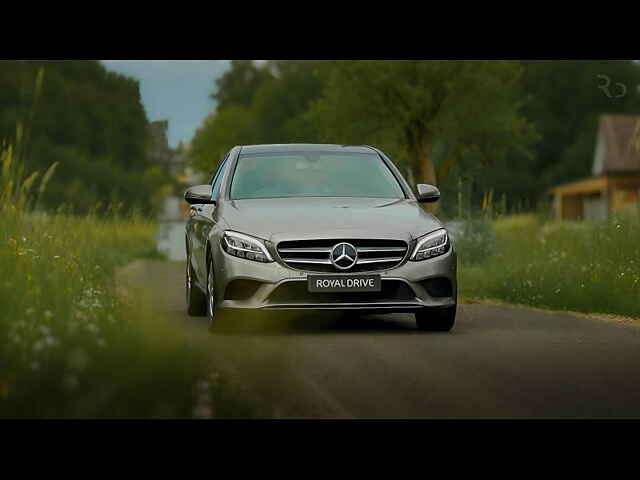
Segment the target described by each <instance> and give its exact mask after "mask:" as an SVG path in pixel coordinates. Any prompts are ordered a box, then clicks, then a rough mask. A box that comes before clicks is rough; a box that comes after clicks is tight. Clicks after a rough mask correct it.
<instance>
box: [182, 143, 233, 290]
mask: <svg viewBox="0 0 640 480" xmlns="http://www.w3.org/2000/svg"><path fill="white" fill-rule="evenodd" d="M228 158H229V154H228V153H227V155H225V157H224V160H223V161H222V162H221V163H220V167H219V168H218V170H217V172H216V174H215V175H214V176H213V179H212V182H211V185H212V189H211V198H217V197H218V193H219V192H220V184H221V182H222V178H223V176H224V171H225V168H226V165H227V160H228ZM215 209H216V206H215V205H199V204H198V205H192V206H191V210H193V213H191V212H190V215H191V218H190V223H191V224H192V229H193V242H194V245H193V247H194V249H193V250H192V252H193V256H194V263H195V265H194V270H195V271H196V275H197V276H198V279H199V280H200V283H201V284H202V286H204V284H205V283H206V278H207V265H206V260H207V259H206V255H205V253H206V246H207V238H208V237H209V232H210V231H211V228H212V227H213V225H214V222H215V220H214V217H215Z"/></svg>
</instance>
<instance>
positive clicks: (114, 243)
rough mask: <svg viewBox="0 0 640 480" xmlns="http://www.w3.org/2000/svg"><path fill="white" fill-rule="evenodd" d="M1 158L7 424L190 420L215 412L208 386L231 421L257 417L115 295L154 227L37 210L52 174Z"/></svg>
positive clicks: (168, 329) (0, 305)
mask: <svg viewBox="0 0 640 480" xmlns="http://www.w3.org/2000/svg"><path fill="white" fill-rule="evenodd" d="M0 158H1V165H0V169H1V172H2V176H1V177H0V181H1V183H0V187H2V190H1V191H0V216H2V219H3V221H2V222H0V299H1V300H0V366H1V367H0V417H1V418H15V417H28V418H54V417H64V418H71V417H92V418H96V417H97V418H100V417H139V418H142V417H144V418H146V417H192V416H194V415H199V414H200V413H198V408H200V409H202V407H203V406H204V407H207V410H209V411H210V410H211V409H212V407H213V406H212V405H211V400H212V398H213V397H212V396H209V397H208V400H207V399H204V400H203V398H202V395H201V393H199V390H201V388H200V387H202V386H203V385H205V386H207V388H210V390H212V391H210V395H215V397H216V400H217V402H218V403H219V404H220V405H221V406H222V412H223V414H225V413H226V414H227V415H234V414H238V413H239V412H242V413H241V414H246V415H248V414H250V409H247V407H246V406H244V407H243V404H242V401H240V402H239V399H238V398H237V397H235V396H234V397H233V398H234V402H235V403H230V402H229V401H228V398H229V395H235V393H233V392H227V391H226V390H225V391H221V389H222V387H221V384H220V383H215V384H212V380H211V379H212V374H216V372H215V371H212V370H211V369H210V365H209V362H210V359H209V358H208V356H207V352H206V350H205V349H204V348H200V346H198V347H194V345H193V344H189V345H187V343H186V340H184V339H183V337H182V336H181V335H182V333H183V332H182V331H181V327H179V326H177V325H176V324H175V323H173V322H171V321H170V320H168V319H165V318H163V317H162V316H161V315H158V313H157V312H155V311H153V310H152V309H151V305H152V303H151V302H145V301H144V300H143V299H141V298H140V297H136V298H132V297H131V296H129V297H127V293H128V291H118V288H117V285H116V283H115V282H114V272H115V268H116V267H118V266H123V265H125V264H126V263H127V262H129V261H130V260H131V259H132V258H134V257H139V256H146V257H149V256H153V255H154V253H153V252H154V250H155V248H154V247H155V238H154V236H155V235H154V234H155V226H154V225H153V224H152V223H150V222H149V221H148V220H147V219H146V218H143V217H141V216H140V215H138V214H136V213H132V214H128V215H123V214H121V213H120V212H119V210H118V208H117V207H111V208H107V209H106V212H105V213H102V214H97V213H96V212H95V211H94V212H93V213H90V214H89V215H86V216H84V217H77V216H69V215H65V214H62V213H56V214H48V213H44V212H39V213H34V212H33V211H32V210H30V209H29V208H28V206H29V205H32V204H33V200H34V199H35V198H36V197H37V195H38V194H39V193H42V191H43V189H45V188H46V183H47V181H48V180H52V178H55V175H54V174H53V173H52V172H53V171H52V170H51V169H49V170H48V172H47V173H45V174H44V175H43V176H42V177H41V176H40V175H39V172H35V174H31V175H30V176H28V177H25V176H24V175H21V168H20V167H21V165H20V163H19V161H18V159H17V158H16V157H15V156H14V153H13V150H12V148H11V147H6V148H4V149H3V150H2V152H1V157H0ZM52 175H53V176H52ZM156 256H157V254H156ZM203 401H204V402H208V403H206V404H203ZM216 407H218V406H216ZM218 408H219V407H218ZM243 408H244V410H243ZM218 412H220V410H218Z"/></svg>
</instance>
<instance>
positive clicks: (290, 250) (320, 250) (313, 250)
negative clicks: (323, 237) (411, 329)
mask: <svg viewBox="0 0 640 480" xmlns="http://www.w3.org/2000/svg"><path fill="white" fill-rule="evenodd" d="M278 251H279V252H280V253H331V249H330V248H281V249H280V250H278Z"/></svg>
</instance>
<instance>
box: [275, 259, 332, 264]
mask: <svg viewBox="0 0 640 480" xmlns="http://www.w3.org/2000/svg"><path fill="white" fill-rule="evenodd" d="M283 260H284V261H285V262H289V263H317V264H322V265H331V260H329V259H327V260H320V259H317V258H286V259H283Z"/></svg>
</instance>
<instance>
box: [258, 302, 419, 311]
mask: <svg viewBox="0 0 640 480" xmlns="http://www.w3.org/2000/svg"><path fill="white" fill-rule="evenodd" d="M424 307H425V304H424V303H418V302H379V303H376V302H370V303H273V304H269V305H264V306H262V307H260V308H261V309H265V310H299V309H314V310H342V309H344V310H384V309H392V308H401V309H403V310H404V309H407V310H415V309H422V308H424Z"/></svg>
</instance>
